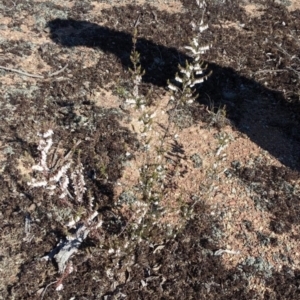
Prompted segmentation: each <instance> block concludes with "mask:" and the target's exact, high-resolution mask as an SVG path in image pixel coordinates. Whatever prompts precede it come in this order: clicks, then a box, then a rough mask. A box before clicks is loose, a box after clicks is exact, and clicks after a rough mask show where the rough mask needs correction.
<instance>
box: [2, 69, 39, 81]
mask: <svg viewBox="0 0 300 300" xmlns="http://www.w3.org/2000/svg"><path fill="white" fill-rule="evenodd" d="M0 69H3V70H6V71H11V72H15V73H18V74H20V75H24V76H28V77H34V78H41V79H45V77H44V76H41V75H35V74H30V73H26V72H23V71H20V70H17V69H11V68H6V67H3V66H0Z"/></svg>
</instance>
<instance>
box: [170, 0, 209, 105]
mask: <svg viewBox="0 0 300 300" xmlns="http://www.w3.org/2000/svg"><path fill="white" fill-rule="evenodd" d="M196 2H197V5H198V7H199V8H200V9H202V18H201V20H200V23H199V24H198V25H196V24H195V23H194V22H192V23H191V24H192V28H193V31H194V32H195V36H194V37H193V38H192V40H191V41H190V45H189V46H185V49H187V50H188V51H189V52H190V55H191V57H192V58H193V61H192V62H191V63H189V62H188V61H186V62H185V67H182V66H181V65H178V68H179V73H176V76H175V82H176V84H172V83H171V82H170V81H168V88H169V90H170V91H171V93H172V96H171V100H173V101H174V102H175V105H176V107H177V106H184V105H186V104H190V103H193V102H194V101H195V99H196V98H197V97H198V95H197V94H195V86H196V85H197V84H200V83H202V82H203V81H204V80H205V79H206V78H207V77H208V76H209V75H210V74H208V75H204V71H205V70H206V66H205V65H204V62H203V61H202V60H201V55H202V54H204V53H205V52H206V51H207V50H209V49H210V46H209V45H201V43H200V42H199V40H200V39H201V33H202V32H203V31H204V30H206V29H207V28H208V25H205V24H204V21H203V16H204V12H205V9H206V2H205V1H202V2H200V0H197V1H196ZM178 85H179V86H180V87H178Z"/></svg>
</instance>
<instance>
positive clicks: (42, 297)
mask: <svg viewBox="0 0 300 300" xmlns="http://www.w3.org/2000/svg"><path fill="white" fill-rule="evenodd" d="M57 281H58V280H56V281H53V282H51V283H49V284H48V285H47V286H46V287H45V289H44V291H43V293H42V295H41V300H43V299H44V296H45V293H46V290H47V288H48V287H49V286H50V285H52V284H54V283H56V282H57Z"/></svg>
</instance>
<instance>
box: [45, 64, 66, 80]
mask: <svg viewBox="0 0 300 300" xmlns="http://www.w3.org/2000/svg"><path fill="white" fill-rule="evenodd" d="M67 67H68V64H66V65H65V66H64V67H63V68H62V69H60V70H58V71H56V72H53V73H51V74H49V75H48V77H52V76H55V75H58V74H59V73H61V72H63V71H64V70H65V69H66V68H67Z"/></svg>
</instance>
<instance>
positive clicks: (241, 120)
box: [48, 19, 300, 171]
mask: <svg viewBox="0 0 300 300" xmlns="http://www.w3.org/2000/svg"><path fill="white" fill-rule="evenodd" d="M48 27H49V28H50V37H51V38H52V39H53V41H55V42H56V43H58V44H60V45H62V46H63V47H77V46H85V47H92V48H98V49H100V50H101V51H104V52H105V53H112V54H113V55H114V56H115V58H116V61H118V62H120V63H121V64H122V66H123V68H124V69H125V70H128V68H129V67H131V62H130V52H131V50H132V46H133V44H132V35H131V34H130V33H127V32H124V31H116V30H114V29H111V28H108V27H104V26H99V25H97V24H95V23H91V22H87V21H77V20H72V19H68V20H62V19H55V20H52V21H50V22H49V23H48ZM136 49H137V51H138V52H139V53H140V55H141V65H142V68H143V69H145V70H146V74H145V76H144V77H143V82H145V83H148V84H151V85H156V86H160V87H166V86H167V80H168V79H171V80H172V79H173V78H174V77H175V74H176V72H177V71H178V69H177V66H178V64H181V65H182V64H183V63H184V62H185V61H186V60H190V59H191V58H190V57H189V56H187V55H186V54H184V53H183V52H181V51H180V50H179V49H177V48H174V47H166V46H163V45H160V44H156V43H155V42H153V41H151V40H148V39H145V38H139V39H138V41H137V45H136ZM208 69H209V70H212V71H213V75H212V76H210V78H209V79H208V80H207V82H206V83H204V84H203V86H202V87H200V88H199V93H200V97H199V101H200V103H205V104H206V105H208V106H209V107H210V108H211V109H214V110H217V109H218V108H222V107H226V116H227V118H228V119H229V120H230V121H231V123H232V125H234V127H235V128H236V129H237V130H239V131H240V132H242V133H245V134H246V135H247V136H248V137H249V138H250V139H251V140H252V141H253V142H254V143H256V144H257V145H258V146H260V147H261V148H262V149H264V150H266V151H268V152H269V153H270V154H271V155H273V156H274V157H275V158H276V159H278V160H279V161H280V162H282V163H283V164H284V165H286V166H287V167H289V168H291V169H294V170H298V171H299V170H300V158H299V153H300V117H299V116H300V101H293V102H288V101H287V99H286V98H285V97H284V95H283V93H281V92H278V91H276V90H274V89H269V88H266V87H265V86H263V85H262V84H260V83H258V82H256V81H255V80H253V79H249V78H247V77H245V76H242V75H240V74H239V73H238V72H236V71H235V70H234V69H232V68H228V67H222V66H220V65H218V64H216V63H213V62H209V63H208ZM295 96H296V95H295ZM197 113H198V111H197V110H195V111H194V114H193V115H194V118H195V119H196V120H197V119H201V117H202V118H203V112H202V113H201V112H199V115H198V116H197Z"/></svg>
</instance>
